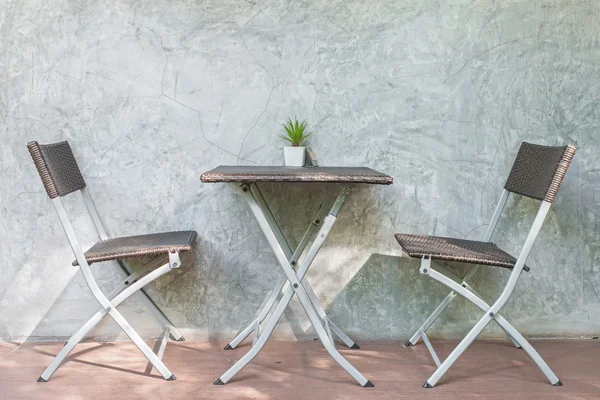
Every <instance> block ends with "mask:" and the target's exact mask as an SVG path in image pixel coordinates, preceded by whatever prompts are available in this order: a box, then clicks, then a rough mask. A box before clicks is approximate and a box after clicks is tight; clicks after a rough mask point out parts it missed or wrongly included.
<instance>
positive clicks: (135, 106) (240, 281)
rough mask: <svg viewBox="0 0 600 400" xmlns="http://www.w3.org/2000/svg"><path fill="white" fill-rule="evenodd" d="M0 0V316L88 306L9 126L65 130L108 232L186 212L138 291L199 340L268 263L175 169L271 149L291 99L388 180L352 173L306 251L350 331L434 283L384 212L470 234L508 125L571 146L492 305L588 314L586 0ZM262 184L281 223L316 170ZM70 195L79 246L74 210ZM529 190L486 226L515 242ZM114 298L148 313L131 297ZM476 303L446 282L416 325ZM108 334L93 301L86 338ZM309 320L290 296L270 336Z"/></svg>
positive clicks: (547, 330)
mask: <svg viewBox="0 0 600 400" xmlns="http://www.w3.org/2000/svg"><path fill="white" fill-rule="evenodd" d="M1 4H2V6H1V7H0V138H1V143H2V147H1V150H0V151H1V174H0V185H1V187H2V188H3V189H2V194H1V195H0V196H1V197H0V200H1V204H0V238H1V239H0V258H1V259H2V265H1V267H0V268H1V273H0V337H2V338H5V339H22V338H25V337H29V338H30V339H40V338H58V337H62V336H68V335H69V334H71V333H72V332H73V331H74V330H75V329H76V328H77V327H78V326H79V325H80V324H81V323H82V322H83V321H84V320H85V319H86V317H87V316H88V315H89V314H90V312H91V310H93V309H94V308H95V307H96V303H95V301H94V299H93V298H92V296H91V294H90V293H89V291H88V289H87V288H86V286H85V282H84V281H83V278H82V276H81V274H80V273H79V272H78V270H77V269H76V268H74V267H72V266H71V265H70V263H71V261H72V259H73V255H72V253H71V251H70V248H69V246H68V243H67V241H66V239H65V237H64V235H63V232H62V229H61V226H60V224H59V221H58V219H57V216H56V215H55V212H54V210H53V208H52V205H51V203H50V201H49V200H48V198H47V196H46V195H45V193H44V190H43V188H42V185H41V183H40V180H39V177H38V176H37V173H36V171H35V168H34V167H33V164H32V162H31V160H30V157H29V154H28V153H27V150H26V147H25V144H26V143H27V142H28V141H29V140H38V141H40V142H41V143H47V142H53V141H58V140H63V139H67V140H69V141H70V142H71V145H72V146H73V148H74V150H75V154H76V157H77V159H78V161H79V163H80V165H81V168H82V169H83V172H84V175H85V178H86V179H87V183H88V185H89V187H90V190H91V192H92V194H93V196H94V198H95V199H96V203H97V206H98V209H99V211H100V213H101V215H102V216H103V219H104V223H105V225H106V226H107V228H108V230H109V232H110V233H111V234H113V235H127V234H136V233H145V232H150V231H163V230H171V229H195V230H196V231H198V234H199V240H198V242H197V252H196V255H195V256H194V257H192V258H193V259H192V260H190V261H193V265H190V263H188V265H186V266H185V267H184V268H182V269H181V271H177V272H174V273H172V274H171V276H167V277H165V278H163V279H161V280H160V281H158V282H156V284H155V285H154V286H152V288H151V292H152V294H153V296H154V297H155V299H156V301H157V302H158V303H159V304H160V305H161V307H163V309H164V310H165V312H166V313H167V314H168V315H169V316H170V317H172V319H173V321H174V322H176V324H177V325H179V326H181V327H184V328H185V329H184V331H185V332H186V335H187V336H188V337H189V338H192V337H194V338H210V339H222V338H228V337H229V336H230V335H231V334H232V333H234V332H235V331H236V330H237V328H239V327H240V326H241V325H242V323H243V322H247V321H249V320H250V319H251V316H252V315H253V314H254V312H255V310H256V309H257V308H258V306H259V304H260V302H261V300H262V298H263V297H264V296H265V295H266V294H267V293H268V290H269V288H270V287H271V285H273V283H274V281H275V280H276V278H277V276H278V273H279V269H278V267H277V266H276V263H275V259H274V257H273V255H272V254H271V252H270V251H269V250H268V248H267V243H266V241H265V240H264V239H263V238H262V235H261V233H260V231H259V228H258V226H257V224H256V222H255V221H254V220H253V219H252V217H251V215H250V212H249V210H248V208H247V205H246V204H245V203H244V202H243V199H242V198H241V196H240V195H239V193H237V192H236V191H235V190H234V188H232V187H229V186H227V185H220V184H202V183H201V182H200V181H199V179H198V178H199V176H200V174H201V173H202V172H204V171H206V170H208V169H210V168H212V167H215V166H217V165H219V164H236V163H237V164H252V165H253V164H261V165H272V164H276V165H277V164H282V162H283V156H282V146H283V142H282V141H281V140H280V139H278V138H277V136H276V135H277V134H278V133H280V132H281V127H280V124H281V123H282V122H283V121H284V120H285V119H287V118H288V117H293V116H294V115H297V116H298V117H299V118H306V119H308V121H309V122H310V124H311V128H312V129H313V130H314V132H315V133H314V135H313V136H312V138H311V140H310V145H311V146H312V147H313V148H314V149H315V150H316V152H317V154H318V156H319V158H320V160H321V161H322V163H323V164H325V165H345V166H353V165H366V166H370V167H373V168H376V169H378V170H381V171H384V172H386V173H388V174H390V175H392V176H393V177H394V181H395V183H394V185H393V186H389V187H365V188H359V189H357V190H356V191H355V192H354V194H353V195H352V196H351V197H350V199H349V200H348V202H347V203H346V205H345V207H344V209H343V210H342V213H341V214H340V219H339V223H338V224H337V225H336V226H335V228H334V230H333V232H332V234H331V236H330V238H329V239H328V241H327V244H326V246H325V247H324V249H323V251H322V253H321V254H320V256H319V258H318V259H317V261H316V263H315V266H314V268H313V269H312V270H311V271H310V276H309V278H310V280H311V281H312V282H313V285H314V287H315V290H316V292H317V293H318V295H319V298H320V299H321V300H322V302H323V304H324V305H325V306H326V309H327V310H328V311H329V312H330V314H331V317H332V319H333V320H334V321H336V322H337V323H338V324H339V325H340V326H341V327H343V328H344V329H345V330H347V331H348V332H349V333H351V334H353V335H354V336H355V337H356V338H358V339H405V338H406V337H408V336H409V334H410V333H412V331H413V330H414V329H415V328H416V327H417V326H418V325H419V324H420V322H421V321H422V320H423V319H424V318H425V317H426V316H427V315H428V313H429V312H430V311H431V310H432V309H433V308H434V306H435V305H436V304H437V303H438V302H439V301H440V300H441V299H442V298H443V297H444V296H445V295H446V293H447V291H446V290H445V289H444V288H443V287H442V286H441V285H440V284H437V283H435V282H433V281H431V280H428V279H426V278H424V277H422V276H421V275H420V274H419V273H418V262H417V261H414V260H411V259H408V258H401V257H400V255H401V253H400V249H399V246H398V245H397V243H396V242H395V241H394V239H393V233H396V232H412V233H417V232H418V233H425V234H434V233H435V234H438V235H449V236H453V237H460V238H469V239H480V238H482V236H483V234H484V232H485V229H486V224H487V222H488V220H489V219H490V217H491V215H492V212H493V209H494V206H495V203H496V201H497V199H498V197H499V195H500V192H501V189H502V185H503V183H504V179H505V177H506V176H507V174H508V171H509V168H510V165H511V163H512V160H513V158H514V155H515V153H516V151H517V149H518V147H519V144H520V142H521V141H523V140H528V141H533V142H537V143H542V144H549V145H562V144H566V143H573V144H575V145H576V146H577V147H578V149H579V150H578V153H577V155H576V157H575V160H574V163H573V165H572V166H571V168H570V169H569V172H568V175H567V177H566V179H565V181H564V184H563V186H562V187H561V190H560V192H559V195H558V197H557V199H556V202H555V203H554V206H553V208H552V210H551V212H550V215H549V217H548V219H547V222H546V225H545V226H544V228H543V230H542V233H541V235H540V237H539V239H538V241H537V243H536V245H535V247H534V249H533V253H532V255H531V257H530V259H529V265H530V266H531V269H532V272H531V273H530V274H525V275H524V276H523V277H522V279H521V281H520V283H519V285H518V287H517V289H516V295H515V296H514V297H513V298H512V299H511V301H510V302H509V304H508V305H507V306H506V308H505V310H504V314H505V315H506V316H507V317H509V318H510V319H511V320H513V321H514V323H515V325H516V327H517V328H519V329H521V330H522V331H523V332H524V333H525V334H527V335H528V336H533V337H563V336H575V337H589V336H592V335H596V334H598V333H599V332H600V286H599V285H600V230H599V226H598V225H599V221H600V217H599V216H600V172H599V171H600V156H599V154H600V138H599V133H600V131H599V125H600V109H599V107H598V104H599V103H598V100H599V95H598V93H599V89H600V84H599V82H600V81H599V79H598V77H599V76H600V65H599V63H598V60H600V50H599V49H600V47H599V34H600V27H599V25H598V21H599V19H598V16H599V14H600V3H598V2H597V1H595V0H582V1H567V0H542V1H517V0H512V1H508V0H496V1H493V0H451V1H437V0H427V1H426V0H423V1H404V0H403V1H354V0H352V1H313V0H311V1H306V2H283V1H282V2H277V1H257V2H254V1H241V0H239V1H235V0H231V1H223V0H218V1H217V0H215V1H202V2H200V1H164V0H153V1H135V0H129V1H112V0H111V1H84V0H72V1H64V0H53V1H37V0H29V1H16V0H12V1H11V0H3V1H2V2H1ZM264 190H265V193H266V196H267V199H268V200H269V201H272V202H273V205H274V206H273V208H274V211H275V213H276V215H277V217H278V218H279V220H280V221H281V222H282V223H283V224H285V225H286V226H287V227H288V229H287V233H288V234H289V235H290V236H291V238H292V242H294V241H296V242H297V241H298V240H299V237H300V235H301V233H302V229H303V228H304V225H305V224H306V223H307V222H308V220H309V218H310V215H311V213H312V210H311V211H308V210H309V208H308V206H309V205H313V204H314V202H315V201H317V200H318V199H319V198H321V197H322V196H323V194H324V187H323V186H319V185H315V186H302V187H300V186H298V187H294V188H293V189H291V190H290V189H289V188H288V187H287V186H281V185H265V187H264ZM71 197H72V198H67V199H66V204H67V208H68V210H69V211H70V212H71V215H72V217H73V222H74V224H75V226H76V228H77V231H78V234H79V235H80V237H81V240H82V241H83V243H84V244H85V246H89V245H90V244H92V243H93V242H94V240H95V239H96V237H95V235H94V232H93V229H92V225H91V221H90V219H89V217H88V216H87V215H86V214H85V213H83V210H84V208H83V205H82V202H81V199H80V198H79V196H71ZM311 202H313V203H311ZM536 206H537V203H536V202H535V201H532V200H528V199H519V198H516V197H515V198H513V199H512V200H511V201H510V202H509V206H508V208H507V212H506V213H505V218H504V219H503V220H502V222H501V223H500V225H499V228H498V231H497V234H496V236H495V241H497V242H498V244H499V245H500V246H502V247H504V248H505V249H506V250H508V251H510V252H512V253H515V254H516V253H517V252H518V251H519V248H520V244H521V243H522V242H523V240H524V238H525V235H526V233H527V229H528V226H529V223H530V222H531V221H532V219H533V215H534V213H535V210H536ZM451 267H452V268H455V267H457V266H455V265H452V266H451ZM94 271H95V273H96V274H97V277H98V279H99V281H100V283H101V284H102V287H103V288H104V289H107V290H110V288H111V287H112V285H114V284H115V282H116V281H117V279H118V277H119V274H118V271H117V269H116V268H115V267H114V266H113V265H111V264H109V263H104V264H96V265H94ZM507 277H508V272H507V271H505V270H499V269H494V268H489V267H488V268H482V269H481V270H480V271H479V272H478V273H477V275H476V277H475V278H474V280H473V286H474V287H476V288H478V289H480V290H481V292H483V293H485V294H486V296H487V297H488V299H490V300H493V299H495V296H497V295H498V294H499V292H500V290H501V288H502V286H503V284H504V282H505V281H506V279H507ZM122 309H123V311H124V313H125V315H126V316H127V317H129V318H132V319H133V321H134V325H135V327H136V328H138V329H139V330H140V331H141V332H142V333H143V334H144V335H145V336H146V337H153V336H156V335H158V334H159V329H158V326H157V325H156V323H155V322H154V321H153V319H152V317H151V316H150V314H149V313H147V312H145V311H144V310H143V308H142V305H141V303H140V302H139V299H138V300H136V299H133V300H132V301H129V302H128V303H127V304H126V305H124V306H123V308H122ZM479 316H480V313H479V312H478V311H477V310H475V309H474V307H472V306H470V305H469V304H467V303H466V302H465V301H462V300H459V301H456V303H455V304H454V305H453V306H452V307H451V308H450V310H449V312H448V313H447V314H446V315H445V317H444V318H443V319H442V320H441V322H440V323H439V324H438V325H436V326H435V327H434V328H433V330H432V337H438V338H458V337H461V336H462V335H463V334H464V333H465V332H466V331H467V330H468V329H469V328H470V327H471V326H472V324H473V323H474V322H475V321H476V319H477V318H478V317H479ZM117 332H118V330H117V329H116V327H115V325H114V324H113V323H112V322H110V321H107V322H105V323H104V324H102V325H101V326H100V327H99V328H98V329H96V330H95V331H93V335H94V336H96V337H100V338H114V337H121V336H119V335H117V336H115V335H116V334H117ZM312 336H313V334H312V332H311V330H310V329H309V324H308V322H307V319H306V318H305V317H304V316H303V314H302V311H301V308H300V307H299V305H298V304H297V303H296V304H294V307H293V309H292V311H291V312H289V313H288V314H287V315H286V322H285V323H283V324H282V325H281V329H280V330H279V331H278V333H277V337H279V338H290V337H297V338H310V337H312ZM484 336H485V337H497V336H501V335H500V334H499V332H498V330H497V329H496V327H491V328H488V330H486V331H485V333H484Z"/></svg>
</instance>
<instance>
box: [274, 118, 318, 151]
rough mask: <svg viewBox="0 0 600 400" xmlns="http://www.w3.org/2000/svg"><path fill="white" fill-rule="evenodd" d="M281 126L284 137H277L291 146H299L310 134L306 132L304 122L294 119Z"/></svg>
mask: <svg viewBox="0 0 600 400" xmlns="http://www.w3.org/2000/svg"><path fill="white" fill-rule="evenodd" d="M282 126H283V129H285V135H279V137H280V138H282V139H284V140H287V141H288V142H290V144H291V145H292V146H300V145H301V144H302V142H303V141H305V140H306V138H307V137H309V136H310V135H311V134H312V132H308V133H307V132H306V128H308V122H306V120H304V121H302V122H299V121H298V119H297V118H294V120H293V121H292V119H291V118H289V119H288V120H287V122H286V123H285V124H282Z"/></svg>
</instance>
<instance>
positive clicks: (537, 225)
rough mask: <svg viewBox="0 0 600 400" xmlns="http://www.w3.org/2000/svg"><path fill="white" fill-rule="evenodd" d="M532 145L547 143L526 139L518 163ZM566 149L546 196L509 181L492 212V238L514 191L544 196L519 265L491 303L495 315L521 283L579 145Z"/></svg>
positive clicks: (490, 235)
mask: <svg viewBox="0 0 600 400" xmlns="http://www.w3.org/2000/svg"><path fill="white" fill-rule="evenodd" d="M532 146H535V147H537V148H544V147H545V146H539V145H531V144H530V143H527V142H523V144H522V145H521V149H520V150H519V154H518V155H517V159H516V160H515V164H517V162H518V161H519V155H521V156H522V154H523V153H522V150H523V149H524V148H527V150H530V149H531V148H532ZM551 149H557V148H556V147H554V148H551ZM562 149H563V153H562V156H561V157H560V158H559V159H558V160H556V165H555V172H554V174H553V176H552V179H551V180H550V182H549V183H548V188H547V189H546V191H545V194H544V196H543V197H542V198H541V199H540V198H539V197H540V196H539V194H541V192H540V191H539V190H538V191H537V193H535V194H536V195H537V197H534V196H531V195H529V194H531V193H529V194H523V193H517V192H516V191H514V190H510V189H514V188H515V186H513V185H508V186H509V188H510V189H509V188H507V187H506V186H507V185H505V187H504V189H503V191H502V195H501V196H500V200H499V201H498V204H497V205H496V209H495V211H494V214H493V216H492V219H491V221H490V224H489V225H488V229H487V231H486V233H485V236H484V240H485V241H490V240H491V238H492V236H493V234H494V231H495V229H496V226H497V224H498V221H499V219H500V216H501V214H502V212H503V211H504V208H505V206H506V203H507V201H508V198H509V196H510V194H511V193H515V194H519V195H522V196H526V197H532V198H537V199H538V200H541V204H540V207H539V209H538V212H537V214H536V216H535V219H534V220H533V223H532V225H531V228H530V229H529V233H528V234H527V238H526V239H525V243H524V244H523V247H522V248H521V251H520V253H519V256H518V257H517V261H516V263H515V266H514V267H513V270H512V272H511V274H510V277H509V279H508V282H507V284H506V286H505V288H504V290H503V291H502V293H501V294H500V296H499V297H498V299H497V300H496V301H495V302H494V304H493V305H492V306H491V307H490V310H489V311H490V313H491V314H492V315H493V314H494V313H497V312H498V311H499V310H500V308H502V307H503V306H504V304H505V303H506V302H507V301H508V298H509V297H510V295H511V294H512V292H513V290H514V288H515V286H516V284H517V281H518V279H519V276H520V274H521V271H522V270H523V268H524V267H525V262H526V261H527V258H528V257H529V254H530V252H531V249H532V248H533V245H534V243H535V240H536V239H537V237H538V235H539V233H540V230H541V228H542V225H543V224H544V221H545V220H546V216H547V215H548V212H549V211H550V207H551V206H552V202H553V201H554V198H555V196H556V193H557V191H558V188H559V187H560V184H561V182H562V180H563V178H564V176H565V174H566V172H567V169H568V168H569V165H570V163H571V160H572V159H573V156H574V155H575V147H574V146H572V145H567V146H564V147H562ZM513 171H515V165H514V164H513V168H512V169H511V174H512V173H513ZM509 181H510V175H509V180H507V184H508V182H509ZM513 182H514V181H513ZM538 188H539V187H538Z"/></svg>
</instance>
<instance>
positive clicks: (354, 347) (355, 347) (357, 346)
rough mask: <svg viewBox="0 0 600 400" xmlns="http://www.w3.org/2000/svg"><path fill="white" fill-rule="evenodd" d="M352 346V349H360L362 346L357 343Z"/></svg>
mask: <svg viewBox="0 0 600 400" xmlns="http://www.w3.org/2000/svg"><path fill="white" fill-rule="evenodd" d="M350 348H351V349H352V350H358V349H360V346H359V345H357V344H356V343H354V344H353V345H352V346H350Z"/></svg>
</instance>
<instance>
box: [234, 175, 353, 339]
mask: <svg viewBox="0 0 600 400" xmlns="http://www.w3.org/2000/svg"><path fill="white" fill-rule="evenodd" d="M250 190H251V191H252V192H253V195H254V199H255V200H256V202H257V203H258V204H259V206H260V207H261V209H262V210H263V212H264V214H265V217H266V218H267V221H268V222H269V226H270V228H271V230H272V231H273V233H274V234H275V236H276V238H277V242H278V244H279V245H280V246H281V247H282V248H283V251H284V252H285V254H286V257H287V259H288V260H289V262H290V264H292V266H294V267H296V265H297V263H298V259H299V258H300V256H301V255H302V253H303V252H304V249H306V246H307V244H308V243H309V241H310V239H311V237H312V236H313V234H314V231H315V230H316V229H317V228H318V227H319V225H321V221H322V220H323V215H322V214H323V213H324V210H326V209H327V206H328V205H329V203H330V200H331V198H332V193H331V192H328V194H327V197H326V198H325V200H324V201H323V203H322V204H321V205H320V206H319V211H318V212H317V214H316V215H315V217H314V219H313V221H312V223H311V224H310V225H309V227H308V228H307V229H306V231H305V233H304V235H303V236H302V239H301V240H300V243H299V244H298V247H296V250H294V251H292V248H291V247H290V245H289V243H288V241H287V240H286V239H285V236H284V235H283V232H282V231H281V228H280V227H279V225H278V224H277V221H276V220H275V217H274V216H273V213H272V212H271V210H270V209H269V206H268V205H267V203H266V201H265V199H264V197H263V195H262V193H261V191H260V189H259V188H258V186H256V185H253V186H251V187H250ZM288 285H289V283H288V280H287V278H286V276H285V274H282V275H281V277H280V278H279V281H277V284H276V285H275V287H274V288H273V290H272V291H271V293H270V294H269V295H268V296H267V298H266V299H265V300H264V301H263V304H264V305H263V308H262V309H261V310H260V313H259V314H258V316H257V317H256V318H255V319H254V320H252V322H250V324H248V326H246V328H244V329H243V330H241V331H240V332H239V333H238V334H237V335H236V336H235V337H234V338H233V339H232V340H231V341H230V342H229V343H228V344H227V346H225V350H233V349H235V348H236V347H237V346H239V344H240V343H241V342H242V341H244V339H246V338H247V337H248V336H249V335H250V334H251V333H252V332H254V340H256V338H257V336H258V331H259V329H260V324H261V323H262V322H263V321H264V320H265V318H266V317H267V315H269V312H270V311H271V310H272V309H273V306H274V305H275V302H276V301H277V300H278V298H279V296H280V294H283V293H284V292H285V291H286V289H287V287H288ZM302 286H304V290H306V294H307V295H308V297H309V298H310V301H311V303H312V304H313V307H314V308H315V310H316V311H317V313H318V314H319V317H320V318H321V320H323V322H324V323H325V325H326V327H329V328H330V330H331V332H333V333H334V334H335V335H336V336H337V337H338V338H340V339H341V340H342V341H343V342H344V344H346V346H348V347H349V348H351V349H360V347H359V346H358V344H356V343H355V342H354V340H352V339H351V338H350V337H349V336H348V335H347V334H345V333H344V331H342V330H341V329H340V328H339V327H338V326H337V325H335V324H334V323H333V321H331V319H329V317H328V316H327V314H326V313H325V310H324V309H323V308H322V307H321V304H320V303H319V301H318V299H317V295H316V294H315V292H314V291H313V289H312V286H310V284H309V283H308V282H307V281H306V279H304V280H302Z"/></svg>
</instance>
